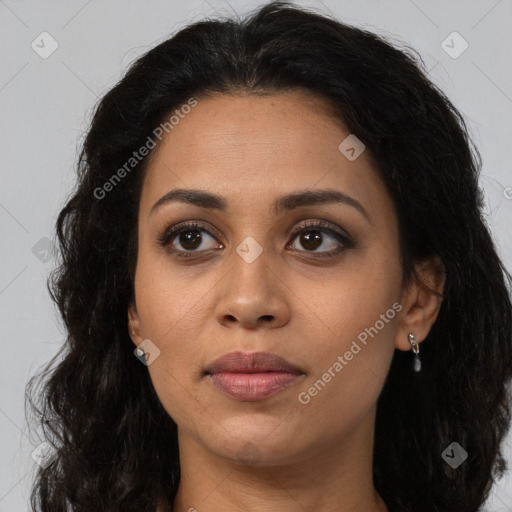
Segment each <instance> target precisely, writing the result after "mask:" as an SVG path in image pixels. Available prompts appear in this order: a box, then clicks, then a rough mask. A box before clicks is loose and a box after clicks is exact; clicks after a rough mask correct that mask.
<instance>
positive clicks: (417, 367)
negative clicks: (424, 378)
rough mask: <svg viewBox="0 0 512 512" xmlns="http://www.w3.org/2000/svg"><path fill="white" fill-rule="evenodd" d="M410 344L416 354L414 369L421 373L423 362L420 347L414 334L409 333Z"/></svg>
mask: <svg viewBox="0 0 512 512" xmlns="http://www.w3.org/2000/svg"><path fill="white" fill-rule="evenodd" d="M409 343H410V344H411V348H412V351H413V352H414V361H413V365H412V367H413V368H414V371H415V372H419V371H420V370H421V361H420V346H419V345H418V342H417V341H416V338H415V337H414V334H413V333H412V332H411V333H409Z"/></svg>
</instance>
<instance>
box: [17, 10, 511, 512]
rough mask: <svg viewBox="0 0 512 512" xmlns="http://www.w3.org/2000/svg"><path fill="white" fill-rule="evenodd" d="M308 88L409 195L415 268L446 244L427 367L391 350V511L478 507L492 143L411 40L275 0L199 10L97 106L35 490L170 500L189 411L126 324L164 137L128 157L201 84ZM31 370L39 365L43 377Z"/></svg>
mask: <svg viewBox="0 0 512 512" xmlns="http://www.w3.org/2000/svg"><path fill="white" fill-rule="evenodd" d="M298 89H301V90H305V91H307V92H309V93H311V94H317V95H319V96H321V97H323V98H324V99H326V100H328V101H329V102H330V104H331V105H332V114H333V115H334V116H335V117H336V118H338V119H339V120H340V121H342V122H343V123H344V124H345V126H346V127H347V128H348V129H349V130H350V133H353V134H355V135H356V136H357V137H358V138H359V139H360V140H361V141H363V143H364V144H365V146H366V148H367V153H368V155H370V156H371V157H372V160H373V162H374V166H375V169H376V170H377V171H378V172H379V174H380V176H381V177H382V179H383V180H384V182H385V184H386V187H387V190H388V192H389V194H390V196H391V197H392V199H393V201H394V204H395V206H396V209H397V212H398V218H399V228H400V239H401V256H402V265H403V272H404V276H405V277H406V278H408V279H409V278H412V277H414V267H413V265H414V263H415V262H418V261H421V260H423V259H424V258H426V257H429V256H432V255H436V256H438V257H439V258H440V260H441V261H442V262H443V264H444V267H445V270H446V275H445V278H446V281H445V287H444V293H443V297H444V300H443V302H442V306H441V310H440V313H439V316H438V318H437V320H436V322H435V323H434V325H433V327H432V329H431V331H430V333H429V335H428V337H427V338H426V339H425V340H424V342H423V343H422V344H421V358H422V365H423V368H422V371H421V372H420V373H419V374H416V373H414V372H413V371H412V370H411V364H410V363H411V354H410V353H408V352H402V351H399V350H396V351H395V355H394V359H393V361H392V365H391V369H390V372H389V374H388V377H387V379H386V381H385V383H384V387H383V390H382V393H381V395H380V397H379V400H378V404H377V418H376V427H375V445H374V485H375V488H376V489H377V491H378V492H379V494H380V495H381V496H382V498H383V499H384V501H385V502H386V504H387V505H388V507H389V509H390V511H395V510H400V511H414V512H422V511H425V512H435V511H443V512H444V511H447V510H450V511H452V512H472V511H476V510H477V509H478V508H479V507H480V505H481V504H482V503H483V502H484V501H485V500H486V498H487V496H488V494H489V491H490V489H491V487H492V484H493V482H494V481H495V480H496V478H497V477H500V476H501V475H502V474H503V472H504V471H505V470H506V469H507V466H506V462H505V460H504V458H503V456H502V452H501V450H500V446H501V442H502V440H503V438H504V436H505V435H506V433H507V431H508V428H509V424H510V420H511V403H510V395H509V394H508V388H507V385H508V383H509V382H510V379H511V377H512V308H511V293H510V290H511V277H510V274H509V273H508V272H507V270H506V269H505V268H504V265H503V264H502V262H501V261H500V259H499V257H498V255H497V251H496V249H495V245H494V244H493V240H492V239H491V236H490V233H489V230H488V228H487V226H486V224H485V221H484V218H483V213H482V211H483V199H482V191H481V189H480V188H479V185H478V176H479V172H480V168H481V157H480V155H479V153H478V150H477V149H476V148H475V147H474V144H473V142H472V140H471V138H470V136H469V134H468V131H467V128H466V125H465V122H464V119H463V117H462V115H461V114H460V113H459V112H458V111H457V110H456V108H455V107H454V106H453V105H452V103H451V102H450V101H449V100H448V98H447V97H446V96H445V95H444V94H443V92H442V91H441V90H439V89H438V88H437V87H436V86H435V85H434V84H433V83H432V82H431V81H430V80H429V79H428V77H427V74H426V71H425V65H424V63H423V61H422V59H421V57H420V56H419V55H417V53H416V52H415V51H414V50H413V49H411V48H409V47H408V46H407V45H403V46H402V48H398V47H395V46H394V45H393V44H391V43H390V42H389V41H387V40H386V39H385V38H384V37H382V36H378V35H376V34H374V33H371V32H369V31H365V30H362V29H360V28H355V27H352V26H350V25H346V24H344V23H342V22H340V21H338V20H335V19H333V18H331V17H328V16H324V15H322V14H319V13H316V12H314V11H312V10H307V9H305V8H299V7H297V6H294V5H293V4H291V3H289V2H272V3H269V4H266V5H264V6H262V7H261V8H259V9H258V10H256V11H255V12H253V13H251V14H250V16H248V17H246V18H244V19H227V18H226V19H218V20H210V21H202V22H198V23H194V24H192V25H189V26H187V27H185V28H184V29H183V30H181V31H180V32H179V33H177V34H176V35H174V36H173V37H171V38H170V39H168V40H166V41H164V42H163V43H161V44H159V45H158V46H156V47H155V48H153V49H151V50H150V51H149V52H147V53H146V54H145V55H143V56H142V57H140V58H139V59H138V60H137V61H136V62H135V63H134V64H133V65H132V66H131V67H130V69H129V70H128V71H127V73H126V75H125V76H124V78H123V79H122V80H120V82H119V83H118V84H117V85H116V86H115V87H113V88H112V89H111V90H110V91H109V92H108V93H107V94H106V95H105V96H104V97H103V98H102V99H101V101H100V102H99V103H98V105H97V107H96V110H95V112H94V116H93V119H92V123H91V126H90V129H89V131H88V134H87V137H86V139H85V142H84V146H83V148H82V151H81V153H80V157H79V161H78V166H77V167H78V182H77V187H76V190H75V191H74V192H73V193H72V195H71V197H70V198H69V200H68V201H67V203H66V204H65V206H64V208H63V209H62V211H61V212H60V214H59V216H58V220H57V223H56V236H57V238H58V246H59V249H60V250H59V255H60V262H59V263H60V265H59V266H58V268H56V269H55V270H54V272H53V273H52V275H51V276H50V278H49V280H48V287H49V290H50V294H51V296H52V299H53V300H54V301H55V303H56V305H57V306H58V308H59V311H60V314H61V315H62V318H63V321H64V324H65V328H66V330H67V340H66V343H65V345H64V350H63V353H62V358H61V360H59V361H58V364H57V357H55V358H54V359H53V360H52V361H50V363H48V365H47V366H46V367H45V368H44V371H41V373H40V375H38V376H34V377H32V378H31V379H30V381H29V383H28V384H27V398H28V400H29V402H30V407H31V409H32V411H34V412H35V414H36V417H37V423H38V427H39V426H40V427H42V429H43V432H44V437H45V439H46V440H47V441H48V442H49V443H50V444H51V445H52V446H53V449H54V452H53V453H54V456H53V459H52V460H51V461H50V462H49V464H48V465H46V466H42V467H41V468H40V469H39V470H38V473H37V479H36V482H35V484H34V486H33V489H32V494H31V504H32V507H33V510H37V511H43V512H60V511H68V510H72V511H74V512H90V511H91V510H102V511H103V510H105V511H107V510H108V511H123V512H129V511H137V512H140V511H148V512H149V511H152V510H154V508H155V506H156V503H157V500H161V502H162V503H164V504H166V505H167V506H168V507H169V509H170V508H171V506H172V501H173V499H174V496H175V494H176V491H177V487H178V484H179V479H180V468H179V461H178V444H177V429H176V424H175V422H174V421H173V420H172V418H171V417H170V416H169V415H168V413H167V412H166V411H165V410H164V408H163V406H162V405H161V403H160V401H159V399H158V397H157V395H156V393H155V391H154V388H153V386H152V383H151V380H150V377H149V373H148V372H147V369H146V368H145V367H144V365H142V364H140V361H139V360H138V359H137V358H136V357H134V354H133V350H134V345H133V343H132V341H131V339H130V337H129V334H128V330H127V308H128V304H129V302H130V301H131V300H132V299H133V286H132V285H133V277H134V271H135V265H136V254H137V230H136V226H137V215H138V205H139V198H140V191H141V184H142V179H143V175H144V170H145V168H146V166H147V161H148V158H149V157H150V156H151V152H150V153H149V156H145V157H144V158H142V159H141V160H140V162H137V164H136V165H133V168H131V167H126V162H128V161H130V158H132V156H133V153H134V151H138V150H139V148H141V147H142V146H144V145H145V144H147V141H148V137H152V136H153V137H154V135H152V134H154V130H155V128H156V127H158V126H159V124H160V123H162V122H164V121H165V120H166V119H167V118H168V117H169V116H170V115H171V113H172V112H174V111H175V110H176V109H178V108H179V107H180V105H184V104H186V103H187V102H190V99H191V98H195V99H196V101H200V98H201V97H204V96H205V95H207V94H209V93H211V92H221V93H226V94H272V93H275V92H283V91H287V90H290V91H291V90H298ZM132 163H133V162H132ZM123 166H124V169H125V171H126V172H125V173H119V172H118V171H119V169H121V168H123ZM115 174H117V176H118V177H120V174H122V176H121V178H122V179H119V180H117V179H116V180H114V179H113V178H112V177H113V175H115ZM109 180H110V181H109ZM107 182H109V183H110V186H107V187H106V186H105V184H106V183H107ZM107 189H108V193H106V191H107ZM102 191H103V192H102ZM104 192H105V193H104ZM60 356H61V354H59V357H60ZM36 377H37V378H38V379H40V381H41V382H43V384H44V387H43V389H42V390H41V391H40V392H37V393H36V390H35V389H34V385H35V382H36V381H35V379H36ZM26 405H27V403H26ZM453 442H456V443H458V444H459V445H460V446H461V447H462V448H463V449H464V450H465V451H466V452H467V459H466V460H465V461H464V462H463V463H462V464H461V465H460V466H459V467H457V468H456V469H453V468H452V467H451V466H450V465H449V464H447V462H445V460H443V452H444V451H445V450H446V449H447V448H449V446H450V445H451V443H453Z"/></svg>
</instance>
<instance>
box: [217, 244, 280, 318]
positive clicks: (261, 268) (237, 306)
mask: <svg viewBox="0 0 512 512" xmlns="http://www.w3.org/2000/svg"><path fill="white" fill-rule="evenodd" d="M256 236H258V235H256ZM261 242H262V243H260V242H259V241H258V240H256V238H255V237H253V236H247V237H245V238H244V239H243V240H242V241H241V242H240V243H239V244H238V245H237V246H236V247H235V248H234V249H235V250H234V251H233V252H232V253H231V255H230V259H231V262H230V265H231V269H230V271H229V272H228V274H227V275H226V280H225V281H224V286H223V287H222V289H220V290H219V294H220V296H219V298H218V302H217V308H216V314H217V318H218V320H219V322H220V323H224V324H225V323H226V321H227V320H229V321H230V322H233V321H235V320H236V321H238V322H240V323H241V324H244V325H245V326H246V327H249V326H254V325H256V324H257V323H258V321H259V320H260V319H261V318H262V317H263V318H264V319H265V320H267V321H268V320H271V321H272V322H273V324H275V325H281V324H282V323H286V321H287V315H288V305H287V302H286V297H285V296H284V295H283V289H282V287H280V286H279V279H278V278H277V277H276V272H275V270H273V268H272V262H271V258H272V252H273V251H272V250H271V249H269V248H268V244H267V242H266V241H264V240H261Z"/></svg>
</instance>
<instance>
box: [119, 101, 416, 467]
mask: <svg viewBox="0 0 512 512" xmlns="http://www.w3.org/2000/svg"><path fill="white" fill-rule="evenodd" d="M325 108H327V106H326V105H325V104H324V103H323V102H322V100H320V99H315V98H313V97H311V96H310V97H308V96H306V95H305V94H304V93H301V92H293V93H283V94H279V95H278V94H276V95H272V96H267V97H256V96H245V97H234V96H228V95H220V94H217V95H214V96H212V97H209V98H204V99H201V98H198V103H197V106H195V107H194V108H192V109H191V111H190V112H189V113H188V114H187V115H183V116H182V118H180V120H179V123H178V124H176V125H175V126H174V128H172V130H170V131H169V133H168V134H167V135H166V136H165V137H164V138H163V140H162V142H161V144H160V146H159V147H158V148H157V149H156V150H155V153H154V154H153V155H152V159H151V162H150V164H149V166H148V168H147V176H146V178H145V181H144V184H143V189H142V193H141V202H140V211H139V225H138V236H139V245H138V261H137V267H136V276H135V302H136V305H135V307H130V312H129V318H130V329H132V328H133V329H134V330H135V332H136V334H135V335H134V342H136V343H137V344H139V343H140V342H141V341H142V340H145V339H148V340H150V341H151V345H146V347H153V345H154V346H156V347H157V348H158V350H159V351H160V353H159V355H158V356H157V357H156V358H155V359H154V360H153V361H152V362H150V364H149V365H148V367H147V369H148V371H149V373H150V376H151V379H152V382H153V384H154V387H155V390H156V392H157V394H158V396H159V399H160V400H161V402H162V404H163V406H164V408H165V409H166V410H167V412H168V413H169V414H170V416H171V417H172V418H173V419H174V421H175V422H176V423H177V425H178V432H179V436H180V437H183V438H185V437H187V438H188V439H193V440H194V442H196V443H199V444H200V445H202V446H203V447H205V448H207V449H208V450H209V451H210V452H212V453H214V454H217V455H219V456H223V457H227V458H228V459H231V460H245V459H246V458H247V454H248V453H249V456H250V457H252V459H254V461H255V462H254V463H256V464H260V465H270V464H277V463H286V462H294V461H300V460H304V458H305V457H307V456H309V455H311V454H314V453H319V451H322V450H323V451H324V452H326V451H331V452H332V450H333V446H336V447H338V448H337V449H340V450H343V446H344V444H345V445H346V444H347V443H348V442H349V439H350V436H351V435H355V432H357V431H360V429H366V430H365V431H366V432H369V431H371V429H372V425H373V423H372V422H373V420H374V416H373V415H374V412H375V405H376V401H377V398H378V395H379V393H380V391H381V389H382V386H383V383H384V379H385V377H386V374H387V372H388V369H389V366H390V363H391V359H392V356H393V352H394V349H395V346H396V347H398V348H401V349H402V350H405V349H406V347H407V346H408V343H407V341H406V340H405V341H403V336H402V334H403V333H401V331H400V322H401V320H400V319H401V317H402V315H403V312H402V313H400V312H399V311H400V309H401V307H402V306H401V301H402V298H403V295H402V279H401V275H402V274H401V267H400V262H399V249H398V247H399V239H398V228H397V225H398V224H397V217H396V213H395V210H394V207H393V203H392V201H391V199H390V197H389V196H388V194H387V192H386V189H385V187H384V185H383V183H382V182H381V180H380V179H379V177H378V176H377V174H376V172H375V171H374V170H373V169H372V168H371V167H370V164H369V161H368V159H367V154H366V153H365V151H363V152H362V153H361V154H360V155H359V156H357V154H358V152H359V151H360V150H361V149H362V148H361V147H359V146H357V145H354V144H355V143H354V141H353V140H351V139H348V140H347V141H345V142H344V144H342V146H341V149H340V148H339V146H340V144H341V143H342V142H343V141H344V140H345V139H346V138H347V137H348V136H349V135H350V133H349V132H348V131H346V130H344V129H343V128H342V127H341V126H340V125H339V124H337V123H336V122H335V121H334V120H333V119H332V118H329V117H328V116H327V115H325V113H323V112H324V109H325ZM356 142H357V141H356ZM350 147H353V148H354V151H351V150H350ZM354 157H356V158H354ZM176 189H182V190H200V191H202V192H205V193H208V194H212V195H215V196H218V197H219V198H221V199H220V202H221V204H222V205H223V206H224V207H223V208H220V207H218V206H219V205H218V204H216V202H213V201H209V202H205V203H204V204H203V205H198V204H193V203H192V202H187V201H185V200H179V199H175V200H168V201H161V202H160V203H159V205H157V206H155V205H156V204H157V202H159V200H160V199H161V198H162V197H163V196H165V195H166V194H169V192H171V191H173V190H176ZM327 190H329V191H332V192H335V193H337V194H339V198H340V200H337V201H334V200H332V198H331V200H329V197H327V198H326V199H325V200H319V201H318V202H317V204H315V202H312V201H301V196H300V195H299V196H298V200H293V199H290V200H288V201H286V200H283V198H285V197H286V196H293V195H296V194H304V193H308V194H311V193H314V192H316V191H327ZM189 197H191V196H189ZM304 197H306V199H307V196H304ZM304 197H303V199H304ZM310 197H311V196H310ZM276 203H277V204H278V205H279V208H277V209H276V208H275V205H276ZM214 206H215V207H214ZM190 222H193V223H197V224H199V225H200V227H197V226H196V227H192V228H189V231H185V233H182V235H181V236H180V234H179V233H178V234H173V235H171V237H170V238H169V237H167V238H168V239H165V234H166V231H167V230H168V229H169V228H170V227H173V226H178V225H180V227H183V226H186V223H190ZM318 222H321V223H322V224H323V225H321V226H319V227H318V226H315V225H314V226H312V227H311V226H308V224H317V223H318ZM305 224H306V225H305ZM302 228H303V229H302ZM296 230H300V231H301V233H300V232H299V231H296ZM162 240H163V242H164V245H162V244H161V241H162ZM399 333H401V338H400V339H401V340H402V341H400V342H399V341H397V340H398V339H399ZM145 343H147V342H145ZM404 344H405V345H404ZM358 348H359V349H358ZM152 350H153V354H155V352H154V348H153V349H152ZM149 351H150V352H151V350H149ZM233 351H243V352H260V351H268V352H271V353H273V354H277V355H279V356H281V357H283V358H285V359H286V360H288V361H289V362H290V363H292V364H293V365H295V366H296V367H298V368H299V369H300V370H301V372H300V373H301V375H300V376H298V377H295V378H294V379H293V380H292V379H290V381H289V382H288V386H287V387H284V388H281V389H280V390H279V391H278V392H276V393H274V394H272V395H271V396H266V397H263V398H261V397H260V398H254V397H256V395H254V397H253V398H250V399H247V397H245V398H240V397H233V396H231V395H229V394H225V393H224V392H222V391H221V390H219V389H218V388H217V387H216V386H215V385H214V384H213V381H212V378H211V376H209V375H205V369H206V367H207V366H208V365H209V364H210V363H212V362H213V361H214V360H215V359H217V358H218V357H219V356H222V355H223V354H226V353H228V352H233ZM150 357H153V356H150ZM342 361H343V362H342ZM253 377H254V375H253ZM259 377H261V375H260V376H259ZM247 379H249V377H248V378H247ZM251 389H254V388H251ZM246 391H247V390H246ZM250 391H251V390H250V389H249V391H248V392H249V393H250ZM251 396H252V395H251Z"/></svg>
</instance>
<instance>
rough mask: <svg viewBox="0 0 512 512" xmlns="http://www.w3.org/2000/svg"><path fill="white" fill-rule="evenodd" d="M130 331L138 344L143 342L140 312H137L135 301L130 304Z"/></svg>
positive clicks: (134, 341) (131, 336) (133, 339)
mask: <svg viewBox="0 0 512 512" xmlns="http://www.w3.org/2000/svg"><path fill="white" fill-rule="evenodd" d="M128 333H129V335H130V338H131V339H132V341H133V343H134V344H135V345H136V346H138V345H139V344H140V343H141V342H142V337H141V335H140V322H139V314H138V313H137V307H136V306H135V302H133V301H132V302H130V304H129V305H128Z"/></svg>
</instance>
